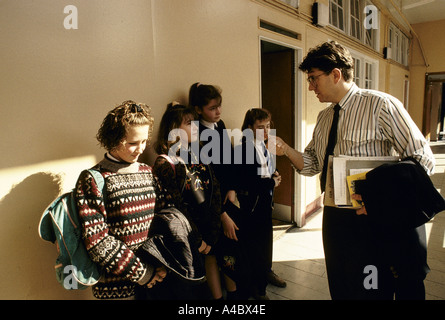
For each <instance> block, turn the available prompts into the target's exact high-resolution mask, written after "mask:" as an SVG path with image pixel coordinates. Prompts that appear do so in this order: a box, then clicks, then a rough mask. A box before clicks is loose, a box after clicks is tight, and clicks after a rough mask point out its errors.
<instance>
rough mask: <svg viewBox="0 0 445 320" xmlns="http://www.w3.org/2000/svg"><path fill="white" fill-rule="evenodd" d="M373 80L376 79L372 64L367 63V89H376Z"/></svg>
mask: <svg viewBox="0 0 445 320" xmlns="http://www.w3.org/2000/svg"><path fill="white" fill-rule="evenodd" d="M373 78H374V72H373V65H372V63H370V62H368V61H365V85H364V87H365V89H374V86H373V80H374V79H373Z"/></svg>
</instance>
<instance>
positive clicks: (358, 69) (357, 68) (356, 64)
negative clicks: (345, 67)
mask: <svg viewBox="0 0 445 320" xmlns="http://www.w3.org/2000/svg"><path fill="white" fill-rule="evenodd" d="M352 59H353V60H354V82H355V83H356V84H357V85H358V84H359V83H360V82H361V79H360V72H361V65H360V63H361V60H360V59H357V58H354V57H353V58H352Z"/></svg>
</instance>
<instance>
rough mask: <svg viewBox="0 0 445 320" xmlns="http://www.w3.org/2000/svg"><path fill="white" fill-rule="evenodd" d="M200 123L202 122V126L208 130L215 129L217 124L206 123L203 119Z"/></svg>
mask: <svg viewBox="0 0 445 320" xmlns="http://www.w3.org/2000/svg"><path fill="white" fill-rule="evenodd" d="M200 122H201V123H202V125H203V126H205V127H206V128H209V129H215V124H216V122H209V121H205V120H204V119H201V120H200Z"/></svg>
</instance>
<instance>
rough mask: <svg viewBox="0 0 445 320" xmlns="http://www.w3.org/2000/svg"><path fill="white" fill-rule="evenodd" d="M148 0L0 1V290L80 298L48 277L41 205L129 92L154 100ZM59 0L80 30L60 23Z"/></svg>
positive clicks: (62, 184) (72, 177)
mask: <svg viewBox="0 0 445 320" xmlns="http://www.w3.org/2000/svg"><path fill="white" fill-rule="evenodd" d="M150 3H151V1H146V0H132V1H120V0H109V1H107V2H103V1H76V0H73V1H71V0H70V1H51V0H39V1H28V0H6V1H1V2H0V46H1V48H0V70H1V77H0V97H1V99H0V109H1V117H0V132H1V136H2V139H1V142H0V146H1V150H2V156H1V158H0V181H1V183H2V194H1V195H0V214H1V218H2V223H1V224H0V237H1V238H0V239H1V241H0V251H1V252H2V253H3V254H4V257H3V260H2V261H3V263H2V267H1V272H0V299H73V298H75V299H88V298H91V294H90V290H87V291H81V292H68V291H65V290H64V289H62V288H61V287H60V286H59V284H58V283H57V282H56V280H55V274H54V269H53V266H54V261H55V257H56V252H55V247H54V246H53V245H52V244H50V243H46V242H44V241H43V240H41V239H40V238H39V237H38V234H37V225H38V222H39V219H40V215H41V213H42V211H43V209H44V208H45V207H46V206H47V205H48V204H49V202H50V201H51V200H52V199H53V198H54V197H55V196H56V195H57V194H58V193H59V192H60V191H63V190H66V189H69V188H72V187H73V186H74V183H75V181H76V178H77V176H78V174H79V172H80V171H81V170H82V169H83V168H88V167H90V166H92V165H94V164H95V163H96V162H97V160H98V158H99V157H101V156H102V154H103V151H102V150H100V148H99V147H98V145H97V142H96V141H95V135H96V132H97V129H98V127H99V125H100V122H101V121H102V119H103V118H104V116H105V114H106V113H107V112H108V111H109V110H110V109H112V108H113V107H114V106H115V105H116V104H118V103H120V102H122V101H123V100H127V99H134V100H136V101H141V102H146V103H148V104H152V105H155V104H156V101H155V98H154V97H155V92H156V87H155V85H154V84H155V81H154V78H153V64H152V62H151V61H153V57H154V48H153V47H154V46H153V40H152V35H153V32H152V23H151V5H150ZM66 5H75V6H76V7H77V9H78V17H79V19H78V20H79V29H78V30H66V29H65V28H64V25H63V22H64V19H65V17H66V16H67V14H65V13H64V7H65V6H66Z"/></svg>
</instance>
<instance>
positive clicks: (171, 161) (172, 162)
mask: <svg viewBox="0 0 445 320" xmlns="http://www.w3.org/2000/svg"><path fill="white" fill-rule="evenodd" d="M159 157H162V158H164V159H165V160H167V161H168V162H169V163H170V165H171V167H172V169H173V172H174V173H175V176H176V165H175V162H174V161H173V159H172V158H171V157H170V156H168V155H166V154H160V155H159ZM176 160H177V161H178V162H181V163H182V164H183V165H184V168H185V173H186V176H187V174H188V172H189V171H188V169H187V166H186V165H185V162H184V160H183V159H182V158H179V157H177V158H176ZM186 183H187V177H185V178H184V184H183V185H182V188H181V193H183V192H184V189H185V185H186Z"/></svg>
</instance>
